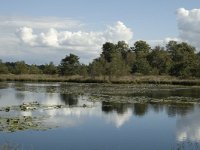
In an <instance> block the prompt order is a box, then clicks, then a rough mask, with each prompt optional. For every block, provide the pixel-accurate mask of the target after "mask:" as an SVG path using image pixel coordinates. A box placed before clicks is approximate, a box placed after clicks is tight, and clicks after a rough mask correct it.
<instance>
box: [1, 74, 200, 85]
mask: <svg viewBox="0 0 200 150" xmlns="http://www.w3.org/2000/svg"><path fill="white" fill-rule="evenodd" d="M0 81H21V82H27V81H28V82H77V83H113V84H170V85H189V86H200V79H197V78H187V79H181V78H177V77H172V76H124V77H108V76H106V77H105V76H100V77H83V76H58V75H13V74H9V75H0Z"/></svg>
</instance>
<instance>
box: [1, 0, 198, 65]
mask: <svg viewBox="0 0 200 150" xmlns="http://www.w3.org/2000/svg"><path fill="white" fill-rule="evenodd" d="M180 8H184V9H185V10H188V11H191V10H193V9H199V8H200V1H198V0H166V1H164V0H153V1H152V0H123V1H122V0H2V1H1V5H0V17H1V21H2V22H6V20H8V21H10V20H12V24H14V23H16V22H17V23H16V24H17V25H16V26H15V27H14V25H13V26H12V29H11V28H6V27H5V24H4V27H2V26H3V25H0V36H1V37H2V38H4V40H5V37H3V36H4V35H6V37H7V40H9V37H8V35H11V34H13V35H12V38H10V39H12V41H15V40H16V41H17V38H18V36H16V32H17V31H18V30H19V29H20V28H23V27H29V29H27V28H24V29H23V30H22V31H21V30H20V31H21V32H22V33H24V32H26V33H27V32H28V33H38V34H41V33H46V34H45V35H47V30H50V28H53V29H55V31H53V30H51V31H52V32H49V33H52V34H53V33H55V32H56V33H57V32H61V31H64V30H67V31H70V32H76V31H82V32H103V31H104V30H105V31H106V30H107V26H110V27H111V26H113V28H114V26H116V27H117V24H116V23H117V22H119V21H120V22H121V23H123V24H121V26H123V25H124V26H126V27H127V28H129V29H130V30H131V31H132V33H133V37H132V39H131V41H136V40H139V39H143V40H147V41H159V40H164V39H165V38H176V39H177V38H179V37H180V36H184V35H180V32H181V33H182V30H183V28H184V29H185V27H182V26H181V27H180V26H179V24H181V25H182V24H183V23H184V24H185V22H183V21H184V19H182V20H180V21H179V20H178V21H177V10H178V9H180ZM195 14H198V12H195ZM49 18H50V19H49ZM52 18H53V19H52ZM48 19H49V22H50V23H52V22H54V23H55V20H56V21H58V22H59V23H61V22H62V20H65V22H64V23H63V24H66V28H65V27H60V26H59V27H57V26H55V25H54V26H51V24H50V27H49V29H48V26H47V27H46V29H44V28H43V29H39V27H35V26H32V24H33V22H34V21H35V22H39V21H43V20H45V22H48ZM68 19H69V20H70V21H69V20H68ZM38 20H39V21H38ZM52 20H53V21H52ZM66 20H68V21H66ZM197 20H198V17H197ZM20 21H21V22H20ZM24 21H29V22H30V24H27V23H25V24H23V23H22V22H24ZM19 22H20V23H19ZM198 23H199V22H196V24H198ZM68 24H71V26H70V27H69V25H68ZM73 26H74V27H73ZM119 26H120V25H119ZM113 30H114V29H113ZM113 30H112V31H113ZM125 31H127V30H125ZM12 32H13V33H12ZM109 32H110V31H109ZM127 32H128V31H127ZM95 34H96V33H95ZM20 35H22V34H20ZM29 35H30V34H29ZM31 36H32V35H31ZM35 36H36V35H34V36H32V37H31V38H35ZM1 37H0V38H1ZM26 37H27V36H26ZM43 37H44V36H43ZM98 37H99V35H98ZM122 37H125V36H122ZM129 37H130V36H129ZM14 38H16V39H14ZM29 39H30V38H29ZM182 39H184V38H183V37H182V38H181V40H182ZM23 40H24V39H23V38H21V41H22V42H23ZM120 40H123V39H120ZM184 40H186V41H189V40H188V39H184ZM19 41H20V39H19ZM19 41H18V46H14V47H15V48H16V54H15V53H14V51H15V50H14V49H12V48H11V47H10V46H6V44H5V43H4V44H3V46H4V49H7V51H12V52H10V53H9V54H8V55H7V56H6V55H5V52H4V53H3V52H0V58H1V59H3V60H5V61H7V60H14V61H15V60H20V59H23V58H27V57H26V55H28V54H31V55H34V56H33V58H35V60H30V59H31V58H28V60H27V61H29V60H30V63H34V62H35V61H36V62H35V63H40V62H41V63H44V62H45V61H49V60H51V59H53V58H54V57H55V55H54V53H55V52H53V51H56V50H57V49H59V48H58V47H57V48H55V47H54V48H52V47H50V48H48V47H47V46H44V43H43V45H42V46H41V45H39V44H36V43H33V42H32V44H30V43H29V45H27V43H26V42H27V40H26V41H25V44H23V43H21V44H20V42H19ZM130 44H131V43H130ZM50 45H51V44H50ZM48 46H49V45H48ZM197 46H198V45H197ZM1 47H2V46H1ZM29 47H30V49H31V50H30V51H29V52H27V51H26V52H25V50H23V49H25V48H26V49H29ZM10 49H12V50H10ZM19 49H22V51H23V52H19ZM46 49H52V50H51V51H49V50H48V51H46ZM34 50H35V51H36V52H34ZM41 50H42V51H46V53H48V57H46V58H45V59H44V60H42V57H41V56H40V57H41V58H40V57H37V51H41ZM0 51H3V49H0ZM83 51H84V50H83ZM83 51H81V52H75V53H77V54H79V55H80V56H79V57H81V56H82V57H83V62H89V61H90V60H89V59H92V58H95V57H97V56H98V55H97V54H92V55H91V56H90V54H89V52H88V53H87V54H86V53H84V52H83ZM69 52H73V48H69V47H68V48H66V49H65V51H63V50H62V51H59V50H58V51H57V52H56V53H57V57H56V58H55V62H58V60H59V58H60V56H62V55H63V54H64V53H66V54H68V53H69ZM17 53H18V54H17ZM51 53H52V56H51ZM98 54H99V52H98ZM36 58H37V59H36ZM38 58H40V60H39V59H38ZM47 58H49V59H47ZM53 61H54V60H53Z"/></svg>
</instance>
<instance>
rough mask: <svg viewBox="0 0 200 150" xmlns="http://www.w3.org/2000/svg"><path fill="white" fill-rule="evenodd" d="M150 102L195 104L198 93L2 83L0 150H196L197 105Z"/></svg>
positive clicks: (178, 89) (199, 137)
mask: <svg viewBox="0 0 200 150" xmlns="http://www.w3.org/2000/svg"><path fill="white" fill-rule="evenodd" d="M152 98H153V99H173V100H174V101H176V99H180V98H184V99H187V100H195V101H198V100H199V98H200V88H199V87H184V86H183V87H181V86H167V85H164V86H156V85H109V84H72V83H41V84H38V83H19V82H14V83H7V82H5V83H4V82H2V83H0V149H3V148H4V147H5V146H8V145H9V146H10V147H13V148H18V149H33V150H35V149H36V150H38V149H41V150H42V149H45V150H55V149H63V150H65V149H69V150H133V149H135V150H173V149H194V150H196V149H199V148H200V145H199V143H200V105H199V104H198V103H178V104H177V103H148V102H146V101H148V99H152ZM136 100H139V101H136ZM140 100H143V101H142V103H141V101H140ZM23 108H25V109H23Z"/></svg>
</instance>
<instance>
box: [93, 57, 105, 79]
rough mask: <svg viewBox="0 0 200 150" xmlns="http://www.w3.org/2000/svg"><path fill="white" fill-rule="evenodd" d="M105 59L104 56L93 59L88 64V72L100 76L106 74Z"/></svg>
mask: <svg viewBox="0 0 200 150" xmlns="http://www.w3.org/2000/svg"><path fill="white" fill-rule="evenodd" d="M105 66H106V61H105V59H104V58H98V59H94V61H93V62H92V63H90V64H89V74H90V75H91V76H92V77H95V76H102V75H105V74H106V68H105Z"/></svg>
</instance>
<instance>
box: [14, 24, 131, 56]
mask: <svg viewBox="0 0 200 150" xmlns="http://www.w3.org/2000/svg"><path fill="white" fill-rule="evenodd" d="M17 36H18V37H19V39H20V40H21V42H22V43H24V44H26V45H28V46H32V47H34V46H36V47H53V48H64V49H69V50H75V51H82V52H85V53H96V54H98V53H99V52H100V50H101V46H102V44H103V43H105V42H114V43H116V42H117V41H121V40H123V41H126V42H127V43H128V42H130V40H132V37H133V32H132V31H131V29H130V28H128V27H126V25H125V24H124V23H123V22H121V21H118V22H117V23H116V24H115V25H114V26H108V27H107V28H106V29H105V30H104V31H99V32H97V31H96V32H94V31H91V32H84V31H76V32H72V31H70V30H64V31H63V30H58V29H56V28H50V29H49V30H48V31H47V32H40V33H36V32H34V29H33V28H30V27H26V26H25V27H21V28H20V29H19V30H18V31H17Z"/></svg>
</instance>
